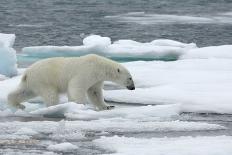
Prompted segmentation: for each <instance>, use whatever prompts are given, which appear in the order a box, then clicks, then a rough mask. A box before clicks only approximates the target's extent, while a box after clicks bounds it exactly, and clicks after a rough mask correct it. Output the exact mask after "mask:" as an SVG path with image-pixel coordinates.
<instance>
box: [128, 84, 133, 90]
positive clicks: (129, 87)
mask: <svg viewBox="0 0 232 155" xmlns="http://www.w3.org/2000/svg"><path fill="white" fill-rule="evenodd" d="M126 88H127V89H129V90H135V86H134V85H130V86H127V87H126Z"/></svg>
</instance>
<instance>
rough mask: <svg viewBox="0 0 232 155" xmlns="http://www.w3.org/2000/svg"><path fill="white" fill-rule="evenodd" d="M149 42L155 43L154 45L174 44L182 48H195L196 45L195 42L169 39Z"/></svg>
mask: <svg viewBox="0 0 232 155" xmlns="http://www.w3.org/2000/svg"><path fill="white" fill-rule="evenodd" d="M151 44H153V45H156V46H174V47H182V48H189V49H191V48H197V45H196V44H195V43H190V44H186V43H182V42H179V41H175V40H170V39H157V40H154V41H152V42H151Z"/></svg>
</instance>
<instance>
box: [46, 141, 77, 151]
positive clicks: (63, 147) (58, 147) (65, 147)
mask: <svg viewBox="0 0 232 155" xmlns="http://www.w3.org/2000/svg"><path fill="white" fill-rule="evenodd" d="M47 149H48V150H51V151H61V152H71V151H74V150H76V149H78V146H76V145H73V144H71V143H68V142H65V143H60V144H54V145H49V146H48V148H47Z"/></svg>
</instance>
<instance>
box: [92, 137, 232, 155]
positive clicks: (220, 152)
mask: <svg viewBox="0 0 232 155" xmlns="http://www.w3.org/2000/svg"><path fill="white" fill-rule="evenodd" d="M94 142H95V144H96V145H97V146H100V147H102V148H104V149H107V150H110V151H112V154H114V155H116V154H117V155H119V154H120V155H133V154H146V155H154V154H155V155H164V154H165V155H196V154H197V155H206V154H207V155H230V154H231V153H232V148H231V145H232V137H231V136H215V137H201V136H198V137H178V138H149V139H145V138H133V137H119V136H114V137H101V138H100V139H96V140H94Z"/></svg>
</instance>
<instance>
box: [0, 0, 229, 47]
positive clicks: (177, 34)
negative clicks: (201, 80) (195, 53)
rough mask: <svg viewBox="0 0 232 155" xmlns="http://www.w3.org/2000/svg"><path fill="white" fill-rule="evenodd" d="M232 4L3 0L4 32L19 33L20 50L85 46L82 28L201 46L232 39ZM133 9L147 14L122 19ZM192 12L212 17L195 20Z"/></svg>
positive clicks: (215, 0) (0, 27) (225, 0)
mask: <svg viewBox="0 0 232 155" xmlns="http://www.w3.org/2000/svg"><path fill="white" fill-rule="evenodd" d="M231 8H232V0H114V1H113V0H112V1H106V0H99V1H97V0H65V1H64V0H33V1H30V0H1V1H0V21H1V22H0V31H1V32H2V33H15V34H16V36H17V38H16V42H15V48H16V50H17V51H20V50H21V48H22V47H26V46H39V45H81V44H82V39H81V37H80V34H82V33H84V34H86V35H88V34H99V35H103V36H108V37H110V38H111V39H112V40H113V41H114V40H118V39H132V40H136V41H141V42H147V41H151V40H154V39H158V38H168V39H174V40H178V41H183V42H195V43H197V45H198V46H209V45H221V44H232V39H231V38H232V37H231V36H232V13H231V12H232V9H231ZM133 12H144V15H140V14H139V15H135V16H136V19H135V20H136V22H133V21H131V20H127V18H126V19H123V20H121V19H122V18H123V17H124V16H128V13H129V16H131V15H130V13H133ZM121 14H122V15H121ZM123 14H124V15H123ZM147 14H152V15H165V16H164V17H162V16H161V17H157V16H156V17H155V18H146V15H147ZM118 15H121V16H118ZM169 15H174V16H171V17H169ZM112 16H118V17H117V18H111V17H112ZM133 16H134V15H133V14H132V17H133ZM140 16H142V18H139V17H140ZM183 16H184V17H183ZM191 16H194V17H206V18H208V19H209V20H210V21H209V22H202V21H201V20H202V19H199V20H198V19H197V20H196V21H194V22H193V21H192V19H188V17H191ZM160 20H161V21H160ZM140 21H143V24H141V23H139V22H140ZM151 21H152V22H151ZM170 21H172V22H170ZM144 22H145V24H144Z"/></svg>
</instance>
